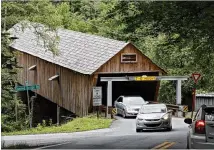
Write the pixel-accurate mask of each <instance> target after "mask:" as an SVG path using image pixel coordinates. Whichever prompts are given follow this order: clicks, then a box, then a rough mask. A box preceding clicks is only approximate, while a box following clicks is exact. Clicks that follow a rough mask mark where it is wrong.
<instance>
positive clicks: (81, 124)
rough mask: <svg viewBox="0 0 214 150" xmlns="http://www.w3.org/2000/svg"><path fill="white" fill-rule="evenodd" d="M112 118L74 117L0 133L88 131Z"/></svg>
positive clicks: (105, 125) (104, 124)
mask: <svg viewBox="0 0 214 150" xmlns="http://www.w3.org/2000/svg"><path fill="white" fill-rule="evenodd" d="M112 121H113V120H112V119H104V118H99V119H97V118H96V117H90V118H89V117H83V118H76V119H74V120H73V121H70V122H68V123H67V124H63V125H61V126H51V127H43V126H42V125H41V124H38V126H37V127H36V128H32V129H29V130H23V131H17V132H9V133H7V132H3V133H2V135H25V134H45V133H64V132H65V133H70V132H77V131H88V130H95V129H102V128H108V127H109V126H110V125H111V123H112Z"/></svg>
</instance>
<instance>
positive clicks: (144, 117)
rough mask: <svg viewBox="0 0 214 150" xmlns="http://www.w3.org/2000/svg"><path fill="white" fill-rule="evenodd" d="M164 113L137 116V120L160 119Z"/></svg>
mask: <svg viewBox="0 0 214 150" xmlns="http://www.w3.org/2000/svg"><path fill="white" fill-rule="evenodd" d="M165 114H166V113H152V114H138V116H137V118H141V119H161V117H163V115H165Z"/></svg>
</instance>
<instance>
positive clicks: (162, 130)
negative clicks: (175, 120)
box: [139, 129, 177, 133]
mask: <svg viewBox="0 0 214 150" xmlns="http://www.w3.org/2000/svg"><path fill="white" fill-rule="evenodd" d="M174 131H177V130H176V129H172V130H171V131H167V130H164V129H161V130H155V129H154V130H142V131H141V132H174ZM141 132H139V133H141Z"/></svg>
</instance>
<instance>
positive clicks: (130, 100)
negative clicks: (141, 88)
mask: <svg viewBox="0 0 214 150" xmlns="http://www.w3.org/2000/svg"><path fill="white" fill-rule="evenodd" d="M123 103H124V104H127V105H142V104H145V103H146V102H145V100H144V99H143V98H142V97H125V98H124V100H123Z"/></svg>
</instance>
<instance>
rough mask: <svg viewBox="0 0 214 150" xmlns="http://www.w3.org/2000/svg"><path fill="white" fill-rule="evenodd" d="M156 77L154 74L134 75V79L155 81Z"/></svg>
mask: <svg viewBox="0 0 214 150" xmlns="http://www.w3.org/2000/svg"><path fill="white" fill-rule="evenodd" d="M155 80H156V77H155V76H148V77H147V76H146V77H145V76H139V77H135V81H155Z"/></svg>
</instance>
